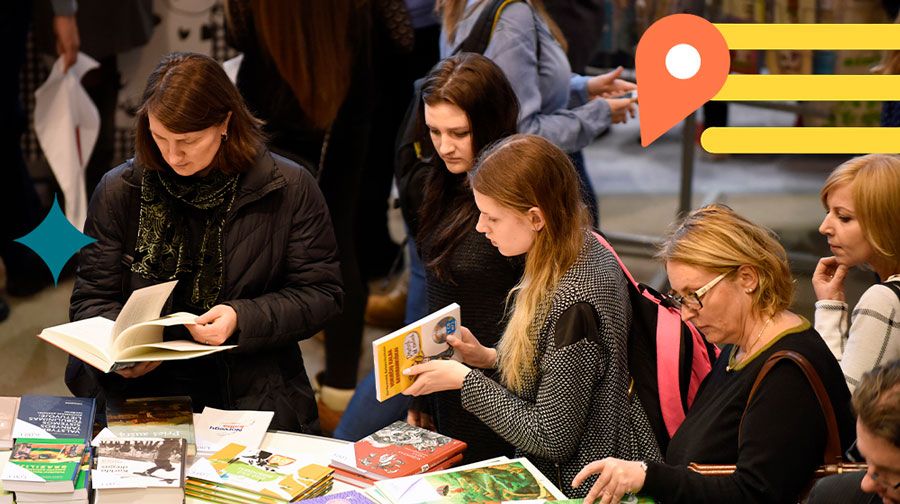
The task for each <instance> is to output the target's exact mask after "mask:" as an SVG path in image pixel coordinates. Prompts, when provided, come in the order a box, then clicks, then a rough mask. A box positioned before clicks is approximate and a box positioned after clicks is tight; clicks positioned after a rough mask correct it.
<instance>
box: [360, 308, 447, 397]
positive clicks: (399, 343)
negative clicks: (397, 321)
mask: <svg viewBox="0 0 900 504" xmlns="http://www.w3.org/2000/svg"><path fill="white" fill-rule="evenodd" d="M459 316H460V313H459V305H458V304H456V303H453V304H451V305H449V306H445V307H444V308H442V309H440V310H438V311H436V312H434V313H432V314H430V315H427V316H425V317H423V318H421V319H419V320H417V321H415V322H413V323H412V324H409V325H408V326H406V327H404V328H402V329H398V330H396V331H394V332H392V333H390V334H388V335H387V336H384V337H382V338H379V339H377V340H375V341H373V342H372V354H373V357H374V359H375V367H374V371H375V391H376V393H377V397H378V400H379V401H385V400H387V399H389V398H391V397H393V396H395V395H397V394H399V393H400V392H403V391H404V390H406V389H407V388H409V386H410V385H412V384H413V381H415V377H413V376H407V375H404V374H403V370H404V369H406V368H408V367H410V366H413V365H415V364H421V363H422V362H427V361H429V360H433V359H456V360H461V358H460V357H459V356H454V355H453V347H451V346H450V344H449V343H447V336H450V335H451V334H456V332H457V331H459V326H460V318H459Z"/></svg>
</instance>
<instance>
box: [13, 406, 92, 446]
mask: <svg viewBox="0 0 900 504" xmlns="http://www.w3.org/2000/svg"><path fill="white" fill-rule="evenodd" d="M93 427H94V399H93V398H84V397H55V396H41V395H24V396H22V400H21V401H20V402H19V413H18V415H17V416H16V423H15V425H14V426H13V437H14V438H16V439H18V438H39V439H72V438H81V439H82V440H83V441H82V442H85V441H87V442H90V439H91V431H92V429H93Z"/></svg>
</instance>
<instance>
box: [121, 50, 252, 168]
mask: <svg viewBox="0 0 900 504" xmlns="http://www.w3.org/2000/svg"><path fill="white" fill-rule="evenodd" d="M150 113H152V114H153V116H154V117H156V118H157V119H159V122H160V123H162V125H163V126H165V127H166V129H167V130H169V131H172V132H174V133H190V132H193V131H200V130H204V129H206V128H209V127H212V126H215V125H218V124H222V123H223V122H224V121H225V119H226V118H227V117H228V114H229V113H231V119H230V120H229V122H228V140H227V141H225V142H222V145H221V147H219V151H218V152H217V153H216V157H215V158H214V159H213V163H212V166H214V167H215V168H217V169H219V170H222V171H223V172H225V173H238V172H244V171H247V170H249V169H250V168H252V167H253V165H254V164H255V162H256V159H257V158H258V157H259V155H260V154H261V153H262V152H263V150H264V149H265V135H264V134H263V132H262V121H260V120H259V119H257V118H255V117H253V114H251V113H250V111H249V110H248V109H247V106H246V105H245V104H244V100H243V99H242V98H241V94H240V93H239V92H238V90H237V88H236V87H234V84H232V83H231V81H230V80H229V79H228V75H227V74H226V73H225V70H223V69H222V66H221V65H220V64H219V63H218V62H216V60H214V59H212V58H210V57H209V56H206V55H203V54H196V53H187V52H175V53H171V54H169V55H167V56H164V57H163V59H162V60H161V61H160V62H159V64H158V65H156V68H154V69H153V71H152V72H151V73H150V76H149V77H148V78H147V87H146V88H144V94H143V97H142V98H141V106H140V107H139V108H138V111H137V119H136V122H137V124H136V126H135V133H134V157H135V160H136V161H137V162H138V163H139V164H141V165H142V166H144V167H145V168H146V169H149V170H164V169H166V167H168V164H166V161H165V160H164V159H163V157H162V153H160V152H159V147H157V146H156V142H154V141H153V136H152V135H151V133H150V119H149V114H150Z"/></svg>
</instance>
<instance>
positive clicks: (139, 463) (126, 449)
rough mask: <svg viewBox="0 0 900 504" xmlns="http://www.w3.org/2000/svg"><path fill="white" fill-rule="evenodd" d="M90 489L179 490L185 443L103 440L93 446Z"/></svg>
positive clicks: (130, 439) (179, 441)
mask: <svg viewBox="0 0 900 504" xmlns="http://www.w3.org/2000/svg"><path fill="white" fill-rule="evenodd" d="M94 460H95V467H94V471H93V474H92V475H91V479H92V485H93V487H94V489H106V488H154V487H162V488H180V487H182V486H183V482H184V460H185V441H184V439H181V438H144V437H138V438H119V439H104V440H101V441H100V442H99V444H98V445H97V451H96V453H95V455H94Z"/></svg>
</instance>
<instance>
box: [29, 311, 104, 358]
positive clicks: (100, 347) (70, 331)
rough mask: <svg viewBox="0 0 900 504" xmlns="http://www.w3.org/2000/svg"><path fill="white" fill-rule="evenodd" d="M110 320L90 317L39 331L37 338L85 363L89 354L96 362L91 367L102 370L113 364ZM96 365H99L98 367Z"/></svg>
mask: <svg viewBox="0 0 900 504" xmlns="http://www.w3.org/2000/svg"><path fill="white" fill-rule="evenodd" d="M114 324H115V323H114V322H113V321H112V320H109V319H106V318H103V317H92V318H89V319H84V320H77V321H75V322H69V323H68V324H61V325H58V326H53V327H48V328H46V329H44V330H43V331H41V333H40V334H39V335H38V337H39V338H41V339H43V340H45V341H47V342H48V343H50V344H51V345H55V346H58V347H60V348H62V349H63V350H65V351H66V352H68V353H70V354H72V355H74V356H76V357H78V358H79V359H81V360H84V361H87V360H88V359H89V358H88V357H86V355H85V354H89V355H90V356H91V357H93V360H94V361H95V362H96V363H95V362H91V363H90V364H91V365H92V366H95V367H97V368H98V369H104V368H106V366H107V365H108V364H109V363H112V362H113V356H112V353H113V352H112V330H113V326H114ZM98 364H100V365H99V366H98Z"/></svg>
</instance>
